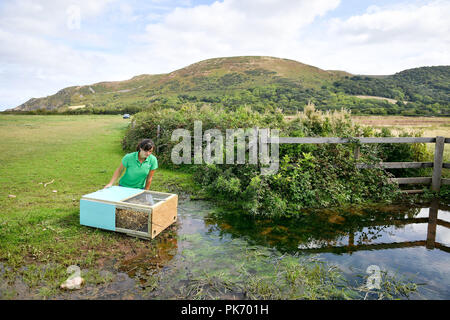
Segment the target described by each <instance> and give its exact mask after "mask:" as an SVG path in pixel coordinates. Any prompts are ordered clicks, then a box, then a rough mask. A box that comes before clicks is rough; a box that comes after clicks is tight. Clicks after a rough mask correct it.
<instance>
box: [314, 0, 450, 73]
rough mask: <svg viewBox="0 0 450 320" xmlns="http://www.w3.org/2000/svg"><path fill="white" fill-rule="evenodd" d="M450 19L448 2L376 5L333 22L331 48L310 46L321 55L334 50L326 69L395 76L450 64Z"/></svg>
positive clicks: (319, 44) (329, 32)
mask: <svg viewBox="0 0 450 320" xmlns="http://www.w3.org/2000/svg"><path fill="white" fill-rule="evenodd" d="M449 14H450V2H448V1H432V2H427V3H423V2H417V3H413V4H396V5H390V6H385V7H376V6H371V7H369V8H368V9H367V11H366V12H365V13H364V14H362V15H355V16H352V17H350V18H348V19H345V20H343V19H339V18H336V19H332V20H331V21H330V22H329V24H328V30H327V33H326V35H325V38H324V39H325V40H329V41H326V43H325V42H323V41H319V42H317V41H313V40H311V41H310V42H311V44H312V45H314V46H316V49H315V50H316V51H317V50H326V49H327V48H328V51H330V50H332V52H333V54H332V55H322V60H325V59H328V61H329V62H330V63H327V66H330V67H331V65H333V66H334V68H342V69H345V70H347V71H350V72H355V73H368V74H391V73H394V72H398V71H401V70H404V69H408V68H413V67H418V66H425V65H442V64H449V62H450V20H449V19H448V16H449ZM333 39H334V40H333ZM325 52H326V51H325Z"/></svg>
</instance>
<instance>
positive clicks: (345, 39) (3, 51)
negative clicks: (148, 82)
mask: <svg viewBox="0 0 450 320" xmlns="http://www.w3.org/2000/svg"><path fill="white" fill-rule="evenodd" d="M449 17H450V0H430V1H426V0H416V1H411V0H410V1H402V0H389V1H385V0H378V1H377V0H314V1H312V0H220V1H209V0H201V1H196V0H171V1H169V0H167V1H166V0H142V1H141V0H130V1H119V0H95V1H94V0H53V1H50V0H1V1H0V110H4V109H7V108H12V107H15V106H17V105H19V104H21V103H23V102H25V101H27V100H28V99H30V98H32V97H35V98H37V97H43V96H47V95H51V94H54V93H56V92H57V91H58V90H60V89H62V88H64V87H68V86H73V85H85V84H92V83H95V82H100V81H112V80H125V79H129V78H131V77H133V76H135V75H139V74H143V73H146V74H157V73H168V72H171V71H174V70H176V69H179V68H182V67H185V66H187V65H189V64H192V63H195V62H198V61H201V60H204V59H209V58H215V57H228V56H245V55H261V56H274V57H279V58H287V59H293V60H296V61H299V62H303V63H307V64H310V65H313V66H316V67H319V68H321V69H333V70H344V71H348V72H351V73H354V74H371V75H375V74H393V73H395V72H399V71H402V70H404V69H408V68H414V67H420V66H432V65H449V64H450V19H449Z"/></svg>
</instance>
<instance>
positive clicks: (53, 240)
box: [0, 115, 198, 297]
mask: <svg viewBox="0 0 450 320" xmlns="http://www.w3.org/2000/svg"><path fill="white" fill-rule="evenodd" d="M128 123H129V120H124V119H122V118H121V116H116V115H114V116H95V115H86V116H60V115H55V116H26V115H1V116H0V137H1V139H0V173H1V174H0V186H1V187H0V239H1V241H0V262H2V263H3V264H5V265H7V266H9V267H11V269H12V271H11V272H9V273H8V278H9V280H10V281H13V280H14V277H15V276H21V277H22V278H23V279H24V280H25V282H26V283H27V284H28V285H29V286H30V287H35V286H38V285H40V284H42V283H45V284H46V287H45V288H43V289H42V292H40V294H41V295H42V296H43V297H48V296H49V295H50V294H51V293H52V292H53V289H55V288H57V287H58V285H59V284H60V283H61V282H62V281H64V280H65V279H66V278H67V277H68V275H67V274H66V273H65V270H66V268H67V266H69V265H78V266H79V267H80V268H92V267H94V266H96V265H97V264H98V262H99V259H111V258H113V257H120V256H122V255H124V254H125V253H126V252H127V250H128V249H129V248H130V246H132V247H133V248H143V249H145V248H151V247H152V244H153V241H142V240H137V239H134V238H131V237H127V236H125V235H121V234H118V233H114V232H107V231H102V230H97V229H94V228H88V227H84V226H81V225H80V224H79V200H80V198H81V196H82V195H84V194H87V193H90V192H93V191H96V190H98V189H101V188H103V186H104V185H105V184H107V183H108V182H109V180H110V179H111V176H112V174H113V172H114V170H115V169H116V168H117V166H119V164H120V161H121V159H122V157H123V156H124V154H125V153H124V152H123V151H122V149H121V140H122V137H123V134H124V130H125V128H126V127H127V125H128ZM151 189H152V190H156V191H165V192H168V191H169V192H170V191H179V190H183V191H186V192H192V193H194V192H195V191H196V190H198V188H197V187H195V185H194V184H193V182H192V179H191V175H190V174H189V173H176V174H175V173H173V172H171V171H169V170H164V169H158V170H157V171H156V173H155V176H154V178H153V183H152V188H151ZM11 196H15V197H11ZM46 265H51V266H52V267H51V268H50V269H46V270H47V271H45V272H43V271H36V270H40V269H39V268H41V267H42V266H46ZM24 266H26V268H25V269H24V268H23V267H24ZM49 270H50V271H51V272H50V271H49ZM91 278H92V277H91ZM94 278H95V277H94ZM93 282H94V283H95V282H98V279H96V280H94V281H93Z"/></svg>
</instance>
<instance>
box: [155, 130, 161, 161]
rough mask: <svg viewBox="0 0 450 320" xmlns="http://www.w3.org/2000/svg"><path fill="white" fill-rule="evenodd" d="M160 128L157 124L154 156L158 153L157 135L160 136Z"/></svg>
mask: <svg viewBox="0 0 450 320" xmlns="http://www.w3.org/2000/svg"><path fill="white" fill-rule="evenodd" d="M160 130H161V127H160V126H159V124H158V127H157V128H156V154H158V151H159V135H160Z"/></svg>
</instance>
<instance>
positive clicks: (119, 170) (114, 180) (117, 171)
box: [105, 163, 124, 188]
mask: <svg viewBox="0 0 450 320" xmlns="http://www.w3.org/2000/svg"><path fill="white" fill-rule="evenodd" d="M123 169H124V166H123V164H122V163H121V164H120V166H119V167H118V168H117V169H116V171H114V174H113V176H112V178H111V181H110V182H109V183H108V184H107V185H106V186H105V188H109V187H111V186H112V185H113V184H114V182H116V180H117V178H119V177H120V175H121V174H122V171H123Z"/></svg>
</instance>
